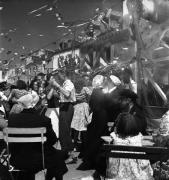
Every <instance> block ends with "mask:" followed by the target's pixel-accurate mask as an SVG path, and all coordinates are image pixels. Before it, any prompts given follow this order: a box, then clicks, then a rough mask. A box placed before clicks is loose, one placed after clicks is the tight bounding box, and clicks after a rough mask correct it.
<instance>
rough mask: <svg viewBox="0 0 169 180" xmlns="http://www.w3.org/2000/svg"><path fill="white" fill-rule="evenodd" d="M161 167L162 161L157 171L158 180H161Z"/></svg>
mask: <svg viewBox="0 0 169 180" xmlns="http://www.w3.org/2000/svg"><path fill="white" fill-rule="evenodd" d="M161 166H162V161H160V169H159V175H158V179H159V180H161Z"/></svg>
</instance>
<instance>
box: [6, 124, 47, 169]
mask: <svg viewBox="0 0 169 180" xmlns="http://www.w3.org/2000/svg"><path fill="white" fill-rule="evenodd" d="M45 133H46V128H45V127H38V128H13V127H7V128H4V129H3V138H4V141H5V142H6V144H7V152H8V155H10V150H9V144H10V143H38V142H40V143H41V147H42V165H43V170H44V169H45V160H44V159H45V158H44V142H45V141H46V136H45ZM16 135H17V137H15V136H16ZM24 135H25V136H26V137H24ZM28 135H29V137H28ZM35 135H36V137H35ZM8 165H9V167H10V160H9V162H8Z"/></svg>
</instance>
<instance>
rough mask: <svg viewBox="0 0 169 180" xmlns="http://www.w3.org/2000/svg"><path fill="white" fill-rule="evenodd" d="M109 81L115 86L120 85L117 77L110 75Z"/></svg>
mask: <svg viewBox="0 0 169 180" xmlns="http://www.w3.org/2000/svg"><path fill="white" fill-rule="evenodd" d="M110 79H111V80H112V82H113V84H114V85H115V86H119V85H120V84H121V81H120V79H119V78H118V77H117V76H114V75H111V76H110Z"/></svg>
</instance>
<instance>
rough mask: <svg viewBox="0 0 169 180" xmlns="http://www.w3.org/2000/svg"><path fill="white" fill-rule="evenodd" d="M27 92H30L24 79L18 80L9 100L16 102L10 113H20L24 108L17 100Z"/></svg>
mask: <svg viewBox="0 0 169 180" xmlns="http://www.w3.org/2000/svg"><path fill="white" fill-rule="evenodd" d="M26 94H28V91H27V85H26V83H25V82H24V81H22V80H18V81H17V83H16V88H15V89H12V91H11V93H10V95H9V97H8V101H12V103H14V105H13V106H12V109H11V111H10V114H11V113H20V112H21V111H22V110H23V108H22V106H21V105H20V104H18V102H17V100H18V99H19V98H21V97H22V96H24V95H26Z"/></svg>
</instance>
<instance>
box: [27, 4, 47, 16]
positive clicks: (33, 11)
mask: <svg viewBox="0 0 169 180" xmlns="http://www.w3.org/2000/svg"><path fill="white" fill-rule="evenodd" d="M47 6H48V5H44V6H42V7H40V8H38V9H35V10H32V11H31V12H29V13H28V14H33V13H35V12H37V11H39V10H42V9H44V8H46V7H47Z"/></svg>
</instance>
